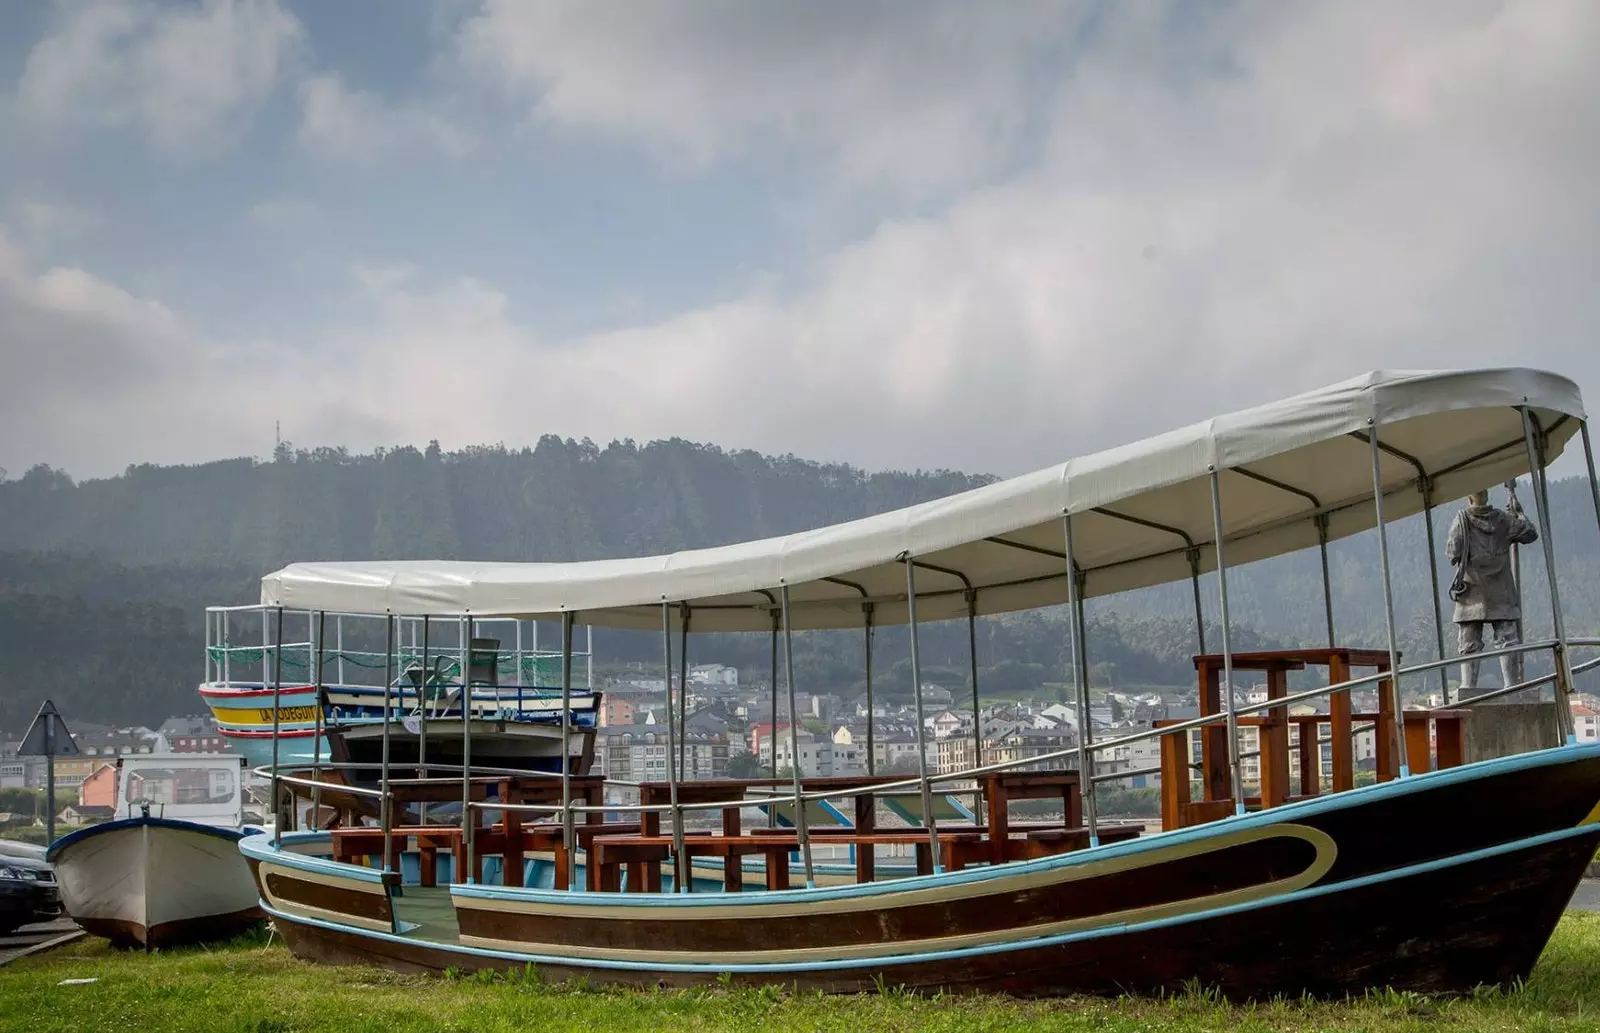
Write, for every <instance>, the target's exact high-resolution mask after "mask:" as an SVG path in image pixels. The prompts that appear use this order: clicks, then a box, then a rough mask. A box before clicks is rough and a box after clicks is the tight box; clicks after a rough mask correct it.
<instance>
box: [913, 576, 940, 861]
mask: <svg viewBox="0 0 1600 1033" xmlns="http://www.w3.org/2000/svg"><path fill="white" fill-rule="evenodd" d="M905 563H906V623H907V625H908V626H909V628H910V631H911V696H912V699H913V700H915V702H916V708H917V713H916V725H917V777H918V778H919V779H921V780H922V815H923V817H924V818H925V819H926V820H927V822H928V845H929V847H930V849H931V850H932V851H933V870H934V871H935V872H942V871H944V865H943V864H941V863H940V857H939V819H938V817H937V816H936V815H935V814H934V813H933V787H932V786H931V785H930V784H929V783H928V744H927V735H926V732H925V731H924V729H923V727H922V660H921V658H920V657H919V656H918V655H917V565H916V563H914V562H913V561H912V559H911V555H910V553H907V554H906V557H905Z"/></svg>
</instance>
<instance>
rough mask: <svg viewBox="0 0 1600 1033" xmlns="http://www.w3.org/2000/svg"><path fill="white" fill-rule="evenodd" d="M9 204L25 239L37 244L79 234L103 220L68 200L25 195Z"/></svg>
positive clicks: (89, 229)
mask: <svg viewBox="0 0 1600 1033" xmlns="http://www.w3.org/2000/svg"><path fill="white" fill-rule="evenodd" d="M13 207H14V209H15V211H16V214H17V222H18V223H19V224H20V225H21V226H22V228H23V230H24V232H25V233H26V234H27V236H28V239H29V240H31V241H33V242H35V243H38V244H41V245H42V244H49V243H55V242H60V241H64V240H71V239H74V238H77V237H80V236H82V235H84V234H86V233H89V232H90V231H92V230H95V229H97V228H99V227H100V226H101V225H102V224H103V223H104V221H105V220H104V219H103V218H101V216H100V215H99V214H98V213H96V212H93V211H91V210H89V209H88V208H85V207H83V206H82V205H77V204H73V203H71V202H70V201H47V200H43V199H40V198H25V199H24V200H21V201H18V202H17V203H16V204H15V205H14V206H13Z"/></svg>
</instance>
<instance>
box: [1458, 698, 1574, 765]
mask: <svg viewBox="0 0 1600 1033" xmlns="http://www.w3.org/2000/svg"><path fill="white" fill-rule="evenodd" d="M1466 709H1467V710H1470V711H1472V717H1471V719H1469V720H1468V721H1467V722H1466V725H1467V756H1466V760H1467V762H1468V763H1472V762H1474V761H1479V760H1492V759H1494V758H1496V757H1514V756H1516V755H1517V754H1520V753H1531V752H1532V751H1534V750H1545V749H1550V748H1552V747H1555V746H1560V745H1561V734H1560V732H1559V731H1558V730H1557V726H1556V704H1555V702H1554V701H1550V700H1547V701H1544V702H1540V703H1502V702H1500V701H1498V700H1489V701H1488V702H1485V703H1476V704H1473V705H1472V706H1469V707H1467V708H1466Z"/></svg>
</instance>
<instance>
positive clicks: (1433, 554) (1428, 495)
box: [1417, 476, 1450, 703]
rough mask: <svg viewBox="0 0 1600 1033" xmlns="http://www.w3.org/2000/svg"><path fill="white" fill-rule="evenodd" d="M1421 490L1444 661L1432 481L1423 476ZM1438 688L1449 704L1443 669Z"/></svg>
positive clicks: (1437, 636) (1438, 637)
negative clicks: (1434, 535) (1434, 536)
mask: <svg viewBox="0 0 1600 1033" xmlns="http://www.w3.org/2000/svg"><path fill="white" fill-rule="evenodd" d="M1417 483H1418V485H1419V486H1420V487H1421V489H1422V520H1423V526H1424V527H1426V528H1427V530H1428V588H1429V589H1430V590H1431V591H1432V593H1433V637H1434V641H1435V642H1436V643H1437V644H1438V646H1439V653H1438V659H1440V660H1443V659H1444V607H1443V605H1442V604H1441V603H1440V601H1439V556H1438V546H1437V544H1436V543H1435V542H1434V538H1433V479H1432V478H1431V477H1427V476H1423V477H1421V478H1419V479H1418V481H1417ZM1439 688H1440V690H1441V691H1442V692H1443V693H1444V702H1446V703H1449V702H1450V676H1449V675H1447V674H1446V673H1445V669H1444V668H1443V667H1441V668H1439Z"/></svg>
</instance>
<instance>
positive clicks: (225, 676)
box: [222, 610, 233, 685]
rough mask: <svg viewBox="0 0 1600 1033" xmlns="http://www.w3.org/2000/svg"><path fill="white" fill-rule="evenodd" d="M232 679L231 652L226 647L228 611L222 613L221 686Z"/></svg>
mask: <svg viewBox="0 0 1600 1033" xmlns="http://www.w3.org/2000/svg"><path fill="white" fill-rule="evenodd" d="M232 677H233V650H232V649H230V648H229V646H228V611H227V610H223V611H222V684H224V685H227V684H228V683H229V681H230V679H232Z"/></svg>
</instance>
